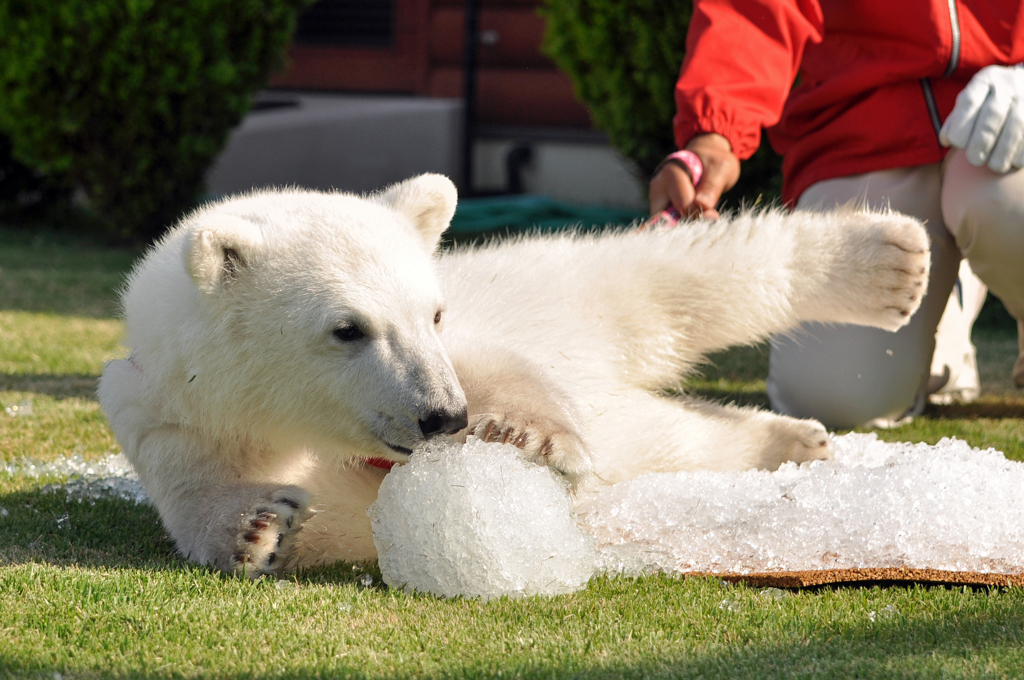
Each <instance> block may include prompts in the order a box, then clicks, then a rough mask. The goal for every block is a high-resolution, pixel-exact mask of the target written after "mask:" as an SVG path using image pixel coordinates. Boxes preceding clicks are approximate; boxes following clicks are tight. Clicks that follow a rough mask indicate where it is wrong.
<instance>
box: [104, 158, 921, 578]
mask: <svg viewBox="0 0 1024 680" xmlns="http://www.w3.org/2000/svg"><path fill="white" fill-rule="evenodd" d="M454 208H455V189H454V187H453V186H452V184H451V182H449V181H448V180H447V179H445V178H443V177H440V176H437V175H423V176H421V177H418V178H414V179H412V180H409V181H407V182H404V183H401V184H399V185H396V186H394V187H390V188H389V189H387V190H385V191H383V192H381V193H378V194H374V195H370V196H367V197H358V196H353V195H348V194H341V193H333V194H325V193H316V192H306V191H297V190H294V191H267V192H258V193H254V194H251V195H247V196H240V197H237V198H233V199H229V200H226V201H224V202H222V203H219V204H216V205H213V206H211V207H207V208H205V209H203V210H200V211H198V212H196V213H195V214H193V215H191V216H190V217H188V218H186V219H185V220H184V221H183V222H182V223H181V224H180V225H179V226H178V227H176V228H175V229H174V230H173V231H171V232H170V233H169V234H168V235H167V236H166V237H165V238H164V239H163V240H162V241H161V242H160V243H158V244H157V245H156V246H155V247H154V248H153V249H152V250H151V251H150V253H149V254H148V255H147V256H146V257H145V259H143V260H142V261H141V262H140V264H139V265H138V266H137V268H136V269H135V271H134V272H133V274H132V276H131V278H130V280H129V283H128V286H127V290H126V293H125V295H124V308H125V317H126V321H127V328H128V336H127V345H128V346H129V347H130V348H131V352H132V356H131V359H130V360H123V361H114V362H111V363H110V364H109V365H108V367H107V369H106V370H105V371H104V374H103V378H102V380H101V382H100V400H101V403H102V404H103V408H104V409H105V410H106V412H107V414H108V416H109V418H110V422H111V425H112V426H113V428H114V431H115V433H116V434H117V437H118V439H119V441H120V442H121V445H122V447H123V448H124V451H125V453H126V455H127V456H128V457H129V459H130V460H131V461H132V463H133V464H134V465H135V467H136V469H137V470H138V472H139V475H140V477H141V479H142V480H143V482H144V483H145V485H146V487H147V489H148V490H149V492H150V495H151V497H152V498H153V501H154V503H155V504H156V507H157V509H158V510H159V512H160V515H161V517H162V518H163V521H164V523H165V525H166V526H167V528H168V530H169V531H170V533H171V535H172V537H173V538H174V540H175V542H176V543H177V545H178V547H179V549H180V550H181V551H182V552H183V553H184V554H186V555H188V556H189V557H191V558H192V559H194V560H196V561H198V562H203V563H209V564H213V565H216V566H217V567H219V568H221V569H225V570H240V571H245V572H246V573H247V574H249V575H253V576H254V575H258V574H261V573H267V572H273V571H276V570H277V569H280V568H282V567H287V566H294V565H298V564H315V563H320V562H327V561H334V560H339V559H346V560H367V559H372V558H374V557H375V551H374V547H373V542H372V537H371V535H370V526H369V521H368V519H367V518H366V514H365V510H366V508H367V506H368V505H369V504H370V503H371V502H372V501H373V500H374V498H375V497H376V492H377V487H378V486H379V484H380V480H381V479H382V477H383V474H384V473H383V471H381V470H379V469H377V468H374V467H369V466H366V465H364V464H363V463H362V462H361V461H362V460H363V459H366V458H370V457H382V458H388V459H390V460H393V461H398V462H401V461H403V460H405V458H406V453H405V452H406V451H407V450H409V449H412V448H414V447H415V446H416V445H417V444H418V443H420V442H422V441H423V440H424V438H425V437H426V436H430V435H432V434H434V433H435V432H436V431H443V430H449V431H453V430H454V429H456V428H459V427H463V426H464V425H465V424H466V421H465V417H466V411H465V409H466V406H467V405H468V428H465V429H462V430H461V432H460V433H459V436H461V437H465V436H466V435H467V434H468V433H474V434H476V435H477V436H480V437H483V438H485V439H490V440H508V441H512V442H515V443H516V444H517V445H519V446H520V447H521V448H523V449H524V451H526V453H527V455H528V456H530V457H531V458H533V459H534V460H537V461H538V462H543V463H547V464H549V465H551V466H552V467H554V468H555V469H557V470H559V471H560V472H562V473H563V474H564V475H565V476H566V477H567V478H568V480H569V481H570V482H571V483H573V484H574V485H576V486H577V487H581V486H593V485H599V484H611V483H615V482H619V481H623V480H626V479H630V478H632V477H635V476H637V475H640V474H643V473H646V472H653V471H664V470H681V469H686V470H694V469H708V470H735V469H746V468H754V467H760V468H767V469H774V468H776V467H778V466H779V465H780V464H781V463H783V462H785V461H788V460H794V461H798V462H799V461H806V460H812V459H817V458H825V457H828V456H829V455H830V450H829V445H828V438H827V436H826V433H825V430H824V428H823V427H822V426H821V425H820V424H818V423H816V422H814V421H800V420H794V419H792V418H786V417H782V416H776V415H773V414H770V413H766V412H762V411H757V410H753V409H740V408H735V407H731V406H720V405H716V404H710V403H706V402H700V401H696V400H692V399H688V398H670V397H666V396H663V395H661V393H660V391H661V390H664V389H666V388H672V387H674V386H676V385H678V383H679V381H680V379H681V377H682V376H683V375H685V373H686V372H687V371H688V370H691V369H692V367H693V366H694V365H695V364H696V363H697V362H698V361H699V360H700V359H701V357H702V356H704V355H705V354H706V353H708V352H712V351H714V350H717V349H721V348H724V347H728V346H730V345H734V344H739V343H749V342H753V341H756V340H758V339H760V338H763V337H765V336H766V335H768V334H770V333H776V332H785V331H786V330H788V329H791V328H793V327H794V326H796V325H797V324H798V323H799V322H801V321H824V322H844V323H860V324H870V325H875V326H880V327H883V328H887V329H890V330H895V329H896V328H898V327H900V326H902V325H903V324H904V323H905V322H906V320H907V319H908V318H909V315H910V314H912V313H913V311H914V310H915V309H916V308H917V305H918V304H919V302H920V297H921V295H922V294H923V292H924V290H925V286H926V283H927V270H928V258H929V255H928V243H927V237H926V236H925V233H924V230H923V228H922V227H921V226H920V225H919V224H918V223H917V222H915V221H914V220H912V219H911V218H908V217H904V216H902V215H899V214H896V213H891V212H884V213H870V212H863V211H855V210H852V209H851V210H842V211H838V212H835V213H828V214H825V213H793V214H784V213H782V212H779V211H765V212H760V213H745V214H740V215H738V216H735V217H731V218H725V219H722V220H719V221H718V222H695V223H692V224H687V225H683V226H681V227H679V228H677V229H675V230H673V231H669V232H644V231H636V230H629V231H620V232H616V233H609V234H604V235H597V236H593V235H581V234H565V235H555V236H530V237H524V238H519V239H514V240H511V241H506V242H500V243H498V242H495V243H492V244H490V245H488V246H484V247H480V248H467V249H459V250H456V251H453V252H449V253H443V254H441V255H440V256H437V257H435V256H434V254H433V253H434V250H435V248H436V246H437V242H438V239H439V238H440V234H441V233H442V231H443V230H444V228H445V227H446V226H447V224H448V222H449V221H450V219H451V216H452V214H453V212H454ZM439 311H440V312H442V315H441V316H443V321H442V322H441V323H439V324H436V323H435V319H437V314H438V312H439ZM353 328H356V329H358V331H359V333H356V334H355V335H356V336H360V335H361V337H355V338H354V339H353V337H349V336H351V335H352V334H351V333H349V334H348V335H345V333H344V332H343V333H342V336H344V337H338V336H337V335H336V334H335V330H336V329H348V331H351V330H352V329H353ZM346 337H347V338H348V339H345V338H346ZM456 376H457V377H456ZM300 529H301V531H300Z"/></svg>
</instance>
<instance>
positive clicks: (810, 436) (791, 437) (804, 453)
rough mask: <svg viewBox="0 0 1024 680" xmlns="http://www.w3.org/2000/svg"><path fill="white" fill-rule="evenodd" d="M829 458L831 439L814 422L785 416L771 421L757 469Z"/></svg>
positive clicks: (822, 428)
mask: <svg viewBox="0 0 1024 680" xmlns="http://www.w3.org/2000/svg"><path fill="white" fill-rule="evenodd" d="M831 459H832V439H831V438H830V437H829V436H828V431H827V430H826V429H825V426H824V425H822V424H821V423H819V422H818V421H817V420H798V419H796V418H789V417H787V416H778V417H775V418H773V419H772V421H771V425H770V436H769V438H768V442H767V446H766V447H765V450H764V452H763V453H762V455H761V461H760V464H759V465H758V467H759V468H762V469H764V470H777V469H778V467H779V466H780V465H782V464H783V463H788V462H793V463H798V464H799V463H806V462H808V461H812V460H831Z"/></svg>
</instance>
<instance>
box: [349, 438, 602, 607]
mask: <svg viewBox="0 0 1024 680" xmlns="http://www.w3.org/2000/svg"><path fill="white" fill-rule="evenodd" d="M368 514H369V515H370V520H371V522H372V524H373V540H374V543H375V544H376V546H377V553H378V564H379V565H380V569H381V573H382V574H383V576H384V581H385V583H387V584H388V585H389V586H391V587H395V588H404V589H406V590H407V591H413V590H416V591H420V592H428V593H433V594H435V595H442V596H447V597H453V596H456V595H465V596H469V597H482V598H484V599H488V598H491V597H500V596H502V595H509V596H512V597H518V596H523V595H537V594H548V595H555V594H559V593H570V592H573V591H576V590H579V589H580V588H583V587H584V586H586V584H587V582H588V581H590V578H591V576H593V574H594V569H595V566H596V565H595V558H596V556H597V544H596V541H594V539H593V537H592V536H590V535H588V534H585V533H584V532H583V531H582V530H580V528H579V527H578V526H577V525H576V517H575V514H574V513H573V511H572V506H571V504H570V501H569V496H568V494H567V493H566V490H565V487H564V485H563V484H562V483H561V482H560V481H559V480H558V479H556V477H555V475H554V474H553V473H552V472H551V471H550V470H549V469H548V468H544V467H540V466H537V465H534V464H532V463H529V462H527V461H526V459H525V458H523V456H522V454H521V452H520V451H519V449H517V448H515V447H513V446H511V445H510V444H485V443H483V442H481V441H479V440H477V439H476V438H475V437H470V439H469V441H468V442H467V443H466V444H465V445H464V446H462V445H458V444H454V443H452V442H451V441H447V440H445V441H442V440H437V439H435V440H433V441H431V442H429V443H428V444H427V445H425V446H424V447H422V448H420V449H417V451H416V452H415V454H413V456H412V458H411V459H410V461H409V463H408V464H406V465H402V466H395V467H394V468H393V469H392V470H391V472H390V473H389V474H388V476H387V477H385V479H384V483H383V484H382V485H381V488H380V494H379V496H378V498H377V501H376V502H375V503H374V504H373V505H371V506H370V509H369V511H368Z"/></svg>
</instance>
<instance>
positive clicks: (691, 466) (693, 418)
mask: <svg viewBox="0 0 1024 680" xmlns="http://www.w3.org/2000/svg"><path fill="white" fill-rule="evenodd" d="M594 406H595V408H600V409H602V413H601V415H600V417H596V418H594V419H593V425H592V428H591V430H590V431H589V432H588V434H589V435H590V436H591V438H592V441H593V442H594V460H595V474H594V477H595V478H596V479H597V480H599V481H600V482H601V483H604V484H615V483H618V482H622V481H626V480H628V479H632V478H633V477H637V476H639V475H642V474H647V473H652V472H675V471H679V470H687V471H695V470H712V471H725V470H749V469H754V468H757V469H762V470H775V469H776V468H778V467H779V466H780V465H782V464H783V463H785V462H788V461H793V462H796V463H802V462H805V461H811V460H827V459H829V458H831V457H832V447H831V441H830V439H829V435H828V432H826V430H825V428H824V427H823V426H822V425H821V423H819V422H817V421H815V420H798V419H796V418H790V417H787V416H779V415H775V414H773V413H769V412H766V411H760V410H757V409H754V408H740V407H736V406H731V405H728V406H726V405H720V404H713V403H710V402H706V401H701V400H697V399H690V398H685V397H682V398H672V397H663V396H658V395H655V394H651V393H648V392H645V391H642V390H632V391H629V392H625V391H623V392H620V393H618V394H617V395H616V396H615V398H614V399H606V400H603V401H601V402H600V403H595V404H594Z"/></svg>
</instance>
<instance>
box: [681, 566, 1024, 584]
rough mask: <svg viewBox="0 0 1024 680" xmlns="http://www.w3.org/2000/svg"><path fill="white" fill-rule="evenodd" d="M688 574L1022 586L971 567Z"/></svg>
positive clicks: (1015, 577) (747, 579)
mask: <svg viewBox="0 0 1024 680" xmlns="http://www.w3.org/2000/svg"><path fill="white" fill-rule="evenodd" d="M687 575H688V576H713V577H715V578H720V579H722V580H723V581H728V582H730V583H746V584H748V585H752V586H765V587H774V588H812V587H815V586H825V585H856V584H859V583H863V584H867V583H893V584H901V583H902V584H911V583H921V584H925V585H956V586H1024V574H982V573H978V572H972V571H940V570H938V569H909V568H907V567H898V568H896V567H894V568H881V569H871V568H865V569H818V570H814V571H775V572H761V573H753V574H708V573H690V574H687Z"/></svg>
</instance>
